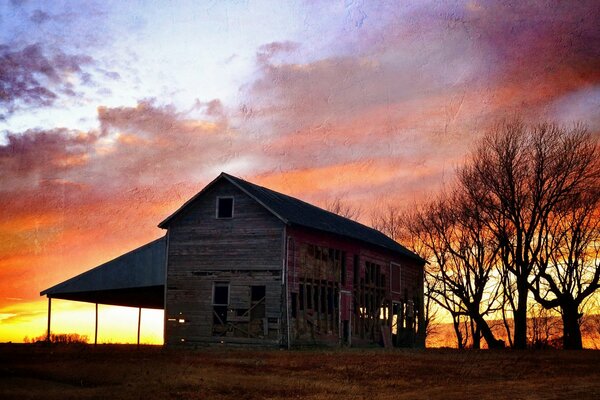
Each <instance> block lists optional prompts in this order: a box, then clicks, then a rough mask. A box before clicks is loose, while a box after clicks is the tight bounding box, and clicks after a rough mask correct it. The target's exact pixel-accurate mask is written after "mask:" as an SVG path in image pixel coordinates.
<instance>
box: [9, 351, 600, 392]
mask: <svg viewBox="0 0 600 400" xmlns="http://www.w3.org/2000/svg"><path fill="white" fill-rule="evenodd" d="M33 398H35V399H46V400H52V399H110V398H120V399H169V398H183V399H289V398H303V399H349V398H351V399H474V398H477V399H504V398H505V399H599V398H600V351H593V350H586V351H574V352H564V351H523V352H517V351H505V352H491V351H457V350H444V349H433V350H393V351H387V350H383V349H369V350H354V349H352V350H296V351H279V350H247V349H231V348H211V349H198V350H191V349H190V350H170V351H165V350H163V349H162V348H160V347H151V346H148V347H142V348H140V349H139V350H138V349H136V348H135V347H131V346H118V345H102V346H98V347H97V348H94V347H92V346H87V345H81V346H77V345H67V346H62V347H61V346H53V347H45V346H42V345H24V344H21V345H17V344H12V345H11V344H6V345H0V399H33Z"/></svg>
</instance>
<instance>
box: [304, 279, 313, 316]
mask: <svg viewBox="0 0 600 400" xmlns="http://www.w3.org/2000/svg"><path fill="white" fill-rule="evenodd" d="M305 289H306V308H308V309H309V310H310V309H312V308H313V306H312V305H313V303H312V287H311V286H310V285H306V286H305Z"/></svg>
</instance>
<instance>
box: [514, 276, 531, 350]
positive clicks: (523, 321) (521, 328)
mask: <svg viewBox="0 0 600 400" xmlns="http://www.w3.org/2000/svg"><path fill="white" fill-rule="evenodd" d="M517 292H518V296H519V299H518V302H517V309H516V310H514V312H513V319H514V320H513V322H514V325H515V326H514V332H515V333H514V335H513V343H514V348H515V349H518V350H524V349H526V348H527V295H528V292H529V288H528V287H527V277H525V282H524V283H521V282H518V283H517Z"/></svg>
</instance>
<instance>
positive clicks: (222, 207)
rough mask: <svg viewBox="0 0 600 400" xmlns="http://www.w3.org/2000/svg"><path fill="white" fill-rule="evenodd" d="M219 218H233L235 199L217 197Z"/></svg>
mask: <svg viewBox="0 0 600 400" xmlns="http://www.w3.org/2000/svg"><path fill="white" fill-rule="evenodd" d="M217 218H233V197H217Z"/></svg>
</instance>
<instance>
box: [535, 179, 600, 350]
mask: <svg viewBox="0 0 600 400" xmlns="http://www.w3.org/2000/svg"><path fill="white" fill-rule="evenodd" d="M585 189H587V190H585V192H582V193H578V194H575V195H573V197H572V200H571V201H570V202H569V203H567V204H566V206H564V207H561V208H559V209H558V210H556V211H554V212H553V213H552V214H551V216H550V219H549V222H548V225H549V228H548V234H547V236H546V237H545V238H544V240H545V241H546V242H547V243H546V245H545V246H544V252H543V254H542V255H541V256H540V258H539V261H538V262H537V263H536V266H537V270H536V271H535V278H534V279H533V281H532V284H531V290H532V292H533V294H534V296H535V299H536V300H537V302H538V303H540V304H541V305H542V306H544V307H545V308H546V309H552V308H559V310H560V313H561V315H562V320H563V348H565V349H581V348H582V345H583V344H582V339H581V328H580V321H581V318H582V317H583V312H582V304H583V303H584V302H585V301H586V299H588V298H589V297H590V296H591V295H592V294H593V293H594V292H595V291H596V290H597V289H598V288H600V171H598V175H597V179H596V180H595V182H593V183H592V185H589V186H587V187H586V188H585Z"/></svg>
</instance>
